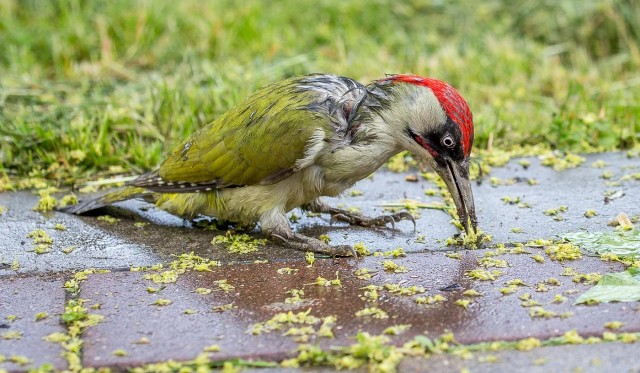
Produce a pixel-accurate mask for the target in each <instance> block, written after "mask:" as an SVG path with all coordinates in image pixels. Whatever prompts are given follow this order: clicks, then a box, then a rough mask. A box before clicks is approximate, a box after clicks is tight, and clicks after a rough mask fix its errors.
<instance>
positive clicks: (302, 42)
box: [0, 0, 640, 184]
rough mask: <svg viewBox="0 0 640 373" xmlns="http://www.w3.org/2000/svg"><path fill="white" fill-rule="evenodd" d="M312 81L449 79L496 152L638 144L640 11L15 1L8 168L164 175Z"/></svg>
mask: <svg viewBox="0 0 640 373" xmlns="http://www.w3.org/2000/svg"><path fill="white" fill-rule="evenodd" d="M600 3H601V4H600ZM310 72H329V73H336V74H342V75H347V76H350V77H354V78H356V79H359V80H361V81H363V82H366V81H369V80H372V79H376V78H379V77H382V76H383V75H384V74H385V73H400V72H412V73H416V74H422V75H427V76H432V77H437V78H440V79H443V80H446V81H448V82H450V83H451V84H452V85H454V86H455V87H456V88H458V89H459V90H460V91H461V92H462V93H463V95H464V96H465V97H466V98H467V100H468V101H469V104H470V106H471V108H472V110H473V112H474V117H475V123H476V147H477V148H480V149H482V148H486V147H487V146H488V145H489V144H491V146H493V147H499V148H503V149H513V148H518V147H522V146H526V145H542V146H544V147H545V148H550V149H561V150H567V151H596V150H615V149H626V148H631V147H635V146H638V144H639V143H640V135H639V133H640V1H638V0H626V1H623V0H618V1H609V2H596V1H593V2H591V1H578V0H574V1H563V2H556V1H538V2H526V3H524V4H520V2H512V1H507V0H502V1H499V0H493V1H485V2H466V1H460V0H459V1H446V2H445V1H443V2H437V1H423V0H412V1H405V2H398V1H391V0H388V1H387V0H378V1H350V2H345V1H338V0H336V1H326V0H302V1H295V2H294V1H291V2H285V1H281V2H273V1H247V2H236V1H206V2H205V1H200V0H181V1H169V0H153V1H151V0H147V1H128V0H127V1H125V0H104V1H79V0H67V1H64V0H60V1H51V2H47V1H38V0H31V1H29V0H23V1H18V0H0V174H1V173H5V174H7V175H10V176H12V177H13V176H17V177H22V176H26V175H31V176H41V177H45V178H48V179H52V180H53V181H54V183H59V184H68V183H72V182H76V181H77V180H82V179H85V178H89V177H95V175H96V174H100V175H104V174H106V173H122V172H142V171H144V170H149V169H152V168H154V167H155V166H157V165H158V163H159V162H160V161H161V160H162V156H163V154H164V153H165V152H168V151H169V150H171V147H172V145H173V144H175V143H177V142H178V141H180V139H182V138H184V137H185V136H186V135H188V134H189V133H191V132H193V131H194V130H196V129H197V128H200V127H201V126H203V125H205V124H206V123H207V122H209V121H211V120H212V119H214V118H215V117H216V116H218V115H220V114H221V113H223V112H224V111H226V110H227V109H228V108H229V107H231V106H232V105H234V104H235V103H236V102H238V101H240V100H241V99H242V98H244V97H245V96H247V95H248V94H250V93H251V92H252V91H253V90H255V89H257V88H258V87H260V86H262V85H265V84H267V83H269V82H273V81H276V80H279V79H282V78H284V77H288V76H291V75H296V74H304V73H310Z"/></svg>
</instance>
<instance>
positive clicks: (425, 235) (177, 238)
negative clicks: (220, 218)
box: [0, 153, 640, 275]
mask: <svg viewBox="0 0 640 373" xmlns="http://www.w3.org/2000/svg"><path fill="white" fill-rule="evenodd" d="M528 160H529V161H530V163H531V166H530V167H528V168H527V169H526V170H525V169H524V168H523V167H522V166H520V165H519V164H518V160H512V161H510V162H509V163H508V164H507V165H506V166H505V167H495V168H494V169H493V171H492V172H491V174H490V176H491V177H496V178H498V179H500V180H508V179H514V180H517V182H516V183H515V184H513V185H508V186H493V185H492V184H491V182H490V179H489V178H488V177H487V178H485V179H484V180H482V182H481V183H480V185H477V183H475V184H474V193H475V197H476V198H475V199H476V205H477V210H478V218H479V221H480V226H481V228H482V229H483V230H485V231H486V232H488V233H489V234H491V235H492V236H493V237H494V243H498V242H526V241H528V240H530V239H534V238H551V237H554V236H556V235H558V234H562V233H567V232H570V231H576V230H580V229H587V230H605V229H608V227H607V226H606V224H607V222H609V221H610V220H612V219H613V218H615V216H616V215H617V214H618V213H620V212H626V213H627V214H628V215H629V216H632V215H634V214H638V213H640V207H638V206H640V193H638V192H637V191H638V190H640V181H638V180H629V181H619V179H620V178H621V177H622V176H623V175H625V174H629V173H632V172H638V170H640V162H638V160H637V159H628V158H627V157H626V156H625V155H624V154H618V153H606V154H595V155H590V156H588V157H587V160H586V162H584V163H583V164H582V165H581V166H580V167H578V168H575V169H569V170H566V171H563V172H557V171H554V170H553V169H551V168H549V167H543V166H541V165H540V161H539V160H538V159H536V158H529V159H528ZM598 160H602V161H604V162H605V164H607V165H610V166H608V167H605V168H603V169H601V168H594V167H592V166H591V164H592V163H593V162H595V161H598ZM604 171H611V172H612V175H613V176H612V178H610V179H603V178H601V177H600V176H602V174H603V172H604ZM407 175H413V174H412V173H404V174H397V173H391V172H389V171H385V170H381V171H379V172H377V173H375V174H374V176H373V177H372V178H370V179H365V180H362V181H360V182H359V183H358V184H356V185H355V186H354V189H357V190H359V191H361V192H362V195H358V196H352V195H351V194H350V193H349V191H347V193H345V195H344V196H342V197H339V198H327V199H326V201H327V202H329V203H330V204H331V205H333V206H341V207H342V208H349V207H357V208H359V209H360V210H361V211H362V213H363V214H365V215H368V216H377V215H380V214H385V213H388V211H385V209H384V207H383V205H384V204H385V203H389V202H399V201H401V200H402V199H405V198H406V199H412V200H417V201H421V202H426V203H428V202H437V201H441V197H439V196H427V195H425V192H424V191H425V189H434V188H435V186H434V184H433V183H431V182H429V181H426V180H422V178H418V179H419V181H418V182H407V181H405V176H407ZM529 179H535V180H537V181H538V182H539V184H537V185H529V183H528V182H527V180H529ZM617 181H619V185H611V183H614V182H617ZM607 191H621V192H622V193H624V196H623V197H621V198H619V199H615V200H612V201H611V202H610V203H607V204H605V202H604V193H605V192H607ZM83 197H84V196H82V195H81V196H80V198H83ZM502 197H513V198H516V197H520V199H521V200H522V201H523V202H526V203H529V204H530V205H531V208H519V207H517V205H508V204H505V203H504V202H503V201H501V198H502ZM85 198H86V197H85ZM37 200H38V197H37V196H35V195H33V194H32V193H28V192H21V193H2V194H0V204H2V205H4V206H5V207H7V209H8V211H7V212H5V214H4V215H3V216H2V217H0V232H1V233H2V235H3V237H4V239H2V240H0V275H2V274H11V273H15V272H14V271H13V270H11V269H10V263H11V262H12V261H13V260H14V259H17V260H18V262H19V263H20V270H19V272H22V273H30V272H49V271H51V270H53V271H62V270H67V269H84V268H93V267H95V268H128V267H129V266H131V265H136V266H141V265H152V264H154V263H158V262H166V261H170V260H172V259H173V255H174V254H180V253H183V252H189V251H194V252H195V253H196V254H198V255H201V256H205V257H209V258H215V259H216V260H222V261H225V262H232V261H239V262H242V261H245V262H252V261H253V260H256V259H259V260H261V259H267V258H269V259H275V258H278V259H279V260H288V259H296V258H301V257H302V256H303V254H302V253H299V252H296V251H293V250H288V249H285V248H282V247H280V246H277V245H272V244H268V245H267V246H266V247H264V248H262V249H261V250H260V252H258V253H251V254H245V255H237V254H229V253H228V251H227V250H225V249H224V248H223V247H221V246H212V245H211V244H210V242H211V239H212V238H213V237H215V236H216V235H218V234H220V232H212V231H208V230H202V229H193V228H189V226H190V223H189V222H184V221H183V220H182V219H179V218H176V217H175V216H172V215H170V214H167V213H165V212H163V211H160V210H158V209H155V208H153V207H150V206H149V205H148V204H145V203H143V202H138V201H129V202H123V203H120V204H118V206H120V207H122V208H124V209H127V210H129V211H132V212H133V214H132V213H127V214H126V216H123V217H122V218H121V219H120V221H119V222H117V223H116V224H110V223H107V222H104V221H99V220H97V219H96V217H95V216H86V217H85V216H83V217H78V216H71V215H67V214H64V213H59V212H50V213H46V214H42V213H39V212H35V211H32V210H31V209H32V208H33V207H34V206H36V204H37ZM561 205H566V206H568V211H567V212H566V213H562V214H560V215H561V216H562V218H563V219H564V220H561V221H556V220H555V219H554V217H552V216H545V215H544V213H543V212H544V211H545V210H546V209H549V208H557V207H559V206H561ZM142 208H144V209H142ZM147 208H148V210H146V209H147ZM588 209H594V210H595V211H596V212H597V213H598V214H599V215H598V216H595V217H593V218H590V219H588V218H585V217H584V216H583V215H584V212H585V211H586V210H588ZM145 210H146V211H145ZM419 212H420V215H421V217H420V218H418V219H417V220H416V223H417V227H416V230H415V231H414V230H413V225H412V224H411V222H408V221H403V222H400V223H397V226H396V228H397V229H396V230H391V229H389V228H377V229H371V228H362V227H349V226H347V225H346V224H342V223H335V224H334V225H333V226H330V225H329V217H328V215H323V216H322V217H307V216H305V215H304V214H303V213H301V212H300V211H299V210H295V211H294V213H295V214H296V215H297V216H299V217H300V219H299V221H298V222H297V223H296V224H293V226H294V228H295V229H296V230H298V231H300V232H302V233H304V234H307V235H309V236H315V237H317V236H319V235H321V234H326V235H328V236H329V237H330V238H331V242H332V243H334V244H354V243H356V242H364V243H365V244H367V245H368V246H369V247H371V248H372V249H374V250H389V249H393V248H396V247H399V246H400V247H403V248H404V249H405V250H406V251H407V252H421V251H430V250H448V249H449V248H447V247H446V245H445V243H444V241H445V240H446V239H447V238H449V237H451V236H452V235H454V234H456V233H457V232H458V231H457V229H456V228H455V227H454V226H453V225H451V224H449V221H450V220H451V219H450V217H449V215H447V214H446V213H445V212H443V211H439V210H429V209H423V210H419ZM137 220H141V221H149V222H151V224H149V225H146V226H145V227H143V228H140V227H137V226H136V225H135V222H136V221H137ZM56 223H61V224H63V225H65V226H66V227H67V230H66V231H57V230H55V229H53V226H54V225H55V224H56ZM36 228H41V229H44V230H45V231H47V233H49V234H50V236H51V237H52V238H53V240H54V244H53V245H52V250H51V252H50V253H48V254H42V255H37V254H35V253H34V252H33V246H34V245H33V244H32V242H31V240H30V239H28V238H27V237H26V236H27V234H28V233H29V232H30V231H32V230H34V229H36ZM511 228H521V229H522V231H523V233H513V232H511ZM69 247H73V248H74V249H73V251H71V253H69V254H64V253H63V252H62V250H63V249H66V248H69Z"/></svg>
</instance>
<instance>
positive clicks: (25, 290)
mask: <svg viewBox="0 0 640 373" xmlns="http://www.w3.org/2000/svg"><path fill="white" fill-rule="evenodd" d="M63 285H64V280H63V279H61V278H55V277H40V278H38V277H28V278H21V277H13V278H10V277H3V278H0V355H4V357H5V358H6V359H9V357H11V356H15V355H18V356H24V357H26V358H28V359H29V361H30V364H27V365H17V364H14V363H11V362H8V361H7V362H5V363H0V369H6V370H8V371H10V372H20V371H27V369H32V368H37V367H39V366H41V365H43V364H45V363H49V364H51V365H52V366H53V367H54V368H56V369H58V370H62V369H64V368H66V366H67V363H66V361H65V360H64V359H62V357H61V356H60V354H61V353H62V351H63V350H62V348H61V347H60V345H59V344H55V343H51V342H46V341H43V340H42V338H43V337H45V336H47V335H49V334H51V333H56V332H62V333H64V332H66V330H65V327H64V326H63V325H61V323H60V315H61V314H62V313H63V312H64V304H65V292H64V289H63V288H62V286H63ZM39 312H46V313H48V314H49V316H48V317H47V318H45V319H42V320H40V321H36V320H35V316H36V314H37V313H39ZM11 315H13V316H16V317H17V318H16V319H15V320H14V321H9V319H7V317H8V316H9V317H10V316H11ZM10 318H11V317H10ZM7 333H20V335H21V337H20V338H19V339H4V338H2V336H3V335H5V336H6V335H7Z"/></svg>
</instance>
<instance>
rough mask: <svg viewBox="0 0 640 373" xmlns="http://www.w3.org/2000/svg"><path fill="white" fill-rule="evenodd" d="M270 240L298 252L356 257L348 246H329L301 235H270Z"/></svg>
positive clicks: (354, 252)
mask: <svg viewBox="0 0 640 373" xmlns="http://www.w3.org/2000/svg"><path fill="white" fill-rule="evenodd" d="M270 236H271V238H272V239H274V240H275V241H276V242H278V243H280V244H281V245H283V246H286V247H290V248H292V249H295V250H299V251H312V252H314V253H318V254H325V255H330V256H334V257H335V256H353V257H357V256H358V255H357V254H356V251H355V250H354V249H353V247H351V246H349V245H335V246H331V245H328V244H326V243H324V242H323V241H320V240H318V239H316V238H312V237H307V236H305V235H302V234H297V233H291V234H288V235H287V234H282V235H280V234H277V233H271V234H270Z"/></svg>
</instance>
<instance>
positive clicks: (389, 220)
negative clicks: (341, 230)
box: [329, 211, 416, 230]
mask: <svg viewBox="0 0 640 373" xmlns="http://www.w3.org/2000/svg"><path fill="white" fill-rule="evenodd" d="M402 220H411V222H412V223H413V229H414V230H415V229H416V220H415V218H414V217H413V215H411V214H410V213H408V212H406V211H402V212H398V213H395V214H391V215H381V216H378V217H375V218H369V217H366V216H363V215H360V214H352V213H346V212H338V213H335V214H332V215H331V220H330V221H329V224H333V223H334V222H336V221H343V222H346V223H349V224H352V225H360V226H363V227H374V226H376V227H384V226H386V225H387V224H391V229H395V228H396V223H397V222H400V221H402Z"/></svg>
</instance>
